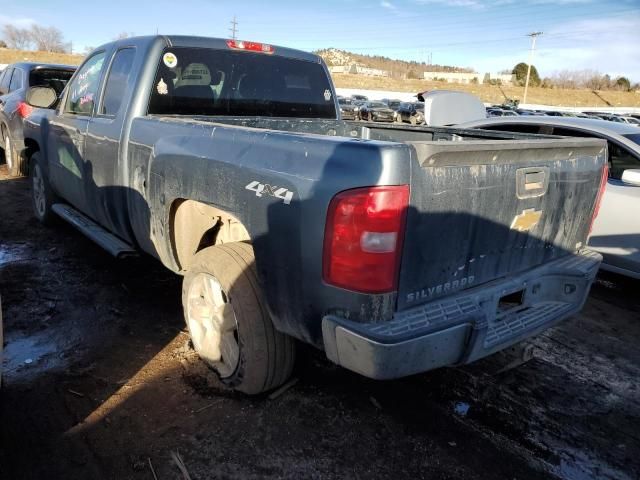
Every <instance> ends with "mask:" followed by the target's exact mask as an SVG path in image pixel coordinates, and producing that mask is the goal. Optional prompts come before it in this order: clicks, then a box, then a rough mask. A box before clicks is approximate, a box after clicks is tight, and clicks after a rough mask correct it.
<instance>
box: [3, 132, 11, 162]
mask: <svg viewBox="0 0 640 480" xmlns="http://www.w3.org/2000/svg"><path fill="white" fill-rule="evenodd" d="M4 160H5V162H7V167H9V170H11V168H12V167H13V155H11V139H10V138H9V134H8V133H7V134H6V136H5V137H4Z"/></svg>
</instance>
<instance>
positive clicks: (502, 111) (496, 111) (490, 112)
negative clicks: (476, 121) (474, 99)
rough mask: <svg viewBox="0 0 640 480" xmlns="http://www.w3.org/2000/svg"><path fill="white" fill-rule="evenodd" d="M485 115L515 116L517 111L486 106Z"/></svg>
mask: <svg viewBox="0 0 640 480" xmlns="http://www.w3.org/2000/svg"><path fill="white" fill-rule="evenodd" d="M487 116H488V117H517V116H518V112H516V111H514V110H505V109H502V108H488V109H487Z"/></svg>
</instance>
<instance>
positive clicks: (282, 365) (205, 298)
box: [182, 242, 295, 395]
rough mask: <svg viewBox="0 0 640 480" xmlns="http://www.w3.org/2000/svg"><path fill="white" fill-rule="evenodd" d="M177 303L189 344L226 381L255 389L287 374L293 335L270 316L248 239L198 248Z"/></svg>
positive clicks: (237, 387)
mask: <svg viewBox="0 0 640 480" xmlns="http://www.w3.org/2000/svg"><path fill="white" fill-rule="evenodd" d="M182 305H183V308H184V316H185V319H186V322H187V327H188V328H189V332H190V334H191V339H192V342H193V347H194V349H195V350H196V352H197V353H198V355H200V357H201V358H202V359H203V360H204V361H205V362H206V363H207V364H208V365H209V366H210V367H212V368H213V369H214V370H215V371H216V373H217V374H218V376H219V377H220V380H221V381H222V382H223V383H225V384H226V385H227V386H229V387H231V388H233V389H235V390H239V391H241V392H244V393H247V394H249V395H255V394H258V393H261V392H265V391H268V390H271V389H273V388H276V387H278V386H280V385H282V384H283V383H284V382H285V381H286V380H287V378H289V376H290V375H291V371H292V369H293V364H294V360H295V340H294V339H293V338H292V337H290V336H288V335H285V334H283V333H280V332H278V331H277V330H276V329H275V327H274V325H273V323H272V321H271V318H270V316H269V313H268V312H267V309H266V306H265V303H264V298H263V294H262V290H261V288H260V286H259V284H258V280H257V276H256V270H255V260H254V255H253V248H252V247H251V245H249V244H247V243H243V242H237V243H228V244H225V245H218V246H214V247H209V248H205V249H204V250H202V251H200V252H198V253H197V254H196V256H195V258H194V260H193V263H192V265H191V269H190V270H189V272H188V273H187V275H186V276H185V278H184V282H183V288H182Z"/></svg>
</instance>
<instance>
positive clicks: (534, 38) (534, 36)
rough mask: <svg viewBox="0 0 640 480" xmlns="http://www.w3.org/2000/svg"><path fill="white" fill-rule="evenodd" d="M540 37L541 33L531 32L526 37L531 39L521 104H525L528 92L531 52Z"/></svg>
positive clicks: (531, 60)
mask: <svg viewBox="0 0 640 480" xmlns="http://www.w3.org/2000/svg"><path fill="white" fill-rule="evenodd" d="M539 35H542V32H531V33H530V34H529V35H527V37H531V51H530V52H529V66H528V67H527V79H526V80H525V82H524V97H523V98H522V103H527V90H529V75H531V63H532V62H533V51H534V50H535V48H536V38H537V37H538V36H539Z"/></svg>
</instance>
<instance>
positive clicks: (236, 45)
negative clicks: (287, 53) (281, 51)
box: [227, 40, 275, 53]
mask: <svg viewBox="0 0 640 480" xmlns="http://www.w3.org/2000/svg"><path fill="white" fill-rule="evenodd" d="M227 46H228V47H229V48H233V49H234V50H246V51H248V52H260V53H273V52H275V49H274V48H273V47H272V46H271V45H267V44H266V43H257V42H245V41H244V40H227Z"/></svg>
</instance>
